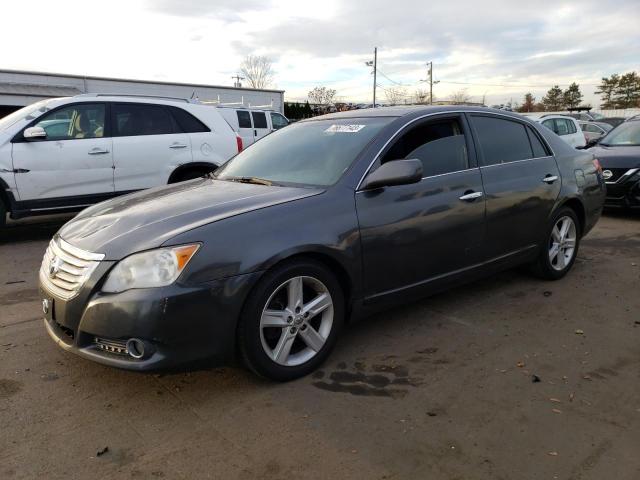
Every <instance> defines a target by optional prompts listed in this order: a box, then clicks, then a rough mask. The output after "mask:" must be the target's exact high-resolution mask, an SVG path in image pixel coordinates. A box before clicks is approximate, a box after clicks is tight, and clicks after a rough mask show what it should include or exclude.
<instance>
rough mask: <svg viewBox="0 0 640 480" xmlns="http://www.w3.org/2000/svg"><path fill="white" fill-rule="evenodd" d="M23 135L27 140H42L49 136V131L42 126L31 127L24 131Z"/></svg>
mask: <svg viewBox="0 0 640 480" xmlns="http://www.w3.org/2000/svg"><path fill="white" fill-rule="evenodd" d="M22 136H23V137H24V139H25V140H41V139H44V138H47V132H45V131H44V128H42V127H29V128H27V129H26V130H25V131H24V132H23V133H22Z"/></svg>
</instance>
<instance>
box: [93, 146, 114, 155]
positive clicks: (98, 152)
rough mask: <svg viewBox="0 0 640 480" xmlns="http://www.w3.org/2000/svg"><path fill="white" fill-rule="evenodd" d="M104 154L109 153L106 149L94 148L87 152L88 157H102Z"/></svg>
mask: <svg viewBox="0 0 640 480" xmlns="http://www.w3.org/2000/svg"><path fill="white" fill-rule="evenodd" d="M105 153H109V150H107V149H106V148H100V147H95V148H92V149H91V150H89V155H104V154H105Z"/></svg>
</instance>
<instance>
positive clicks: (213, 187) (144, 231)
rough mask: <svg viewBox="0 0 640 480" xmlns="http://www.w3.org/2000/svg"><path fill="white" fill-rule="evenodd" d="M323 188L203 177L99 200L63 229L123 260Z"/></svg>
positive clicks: (76, 241)
mask: <svg viewBox="0 0 640 480" xmlns="http://www.w3.org/2000/svg"><path fill="white" fill-rule="evenodd" d="M322 192H323V190H321V189H314V188H295V187H277V186H266V185H255V184H247V183H238V182H229V181H219V180H213V179H206V178H205V179H198V180H193V181H189V182H183V183H177V184H174V185H169V186H164V187H159V188H153V189H150V190H143V191H141V192H137V193H133V194H130V195H125V196H122V197H118V198H114V199H112V200H108V201H106V202H102V203H99V204H97V205H94V206H93V207H90V208H87V209H86V210H83V211H82V212H81V213H80V214H79V215H78V216H77V217H75V218H74V219H72V220H71V221H69V222H68V223H67V224H65V225H64V226H63V227H62V228H61V229H60V231H59V232H58V234H59V235H60V236H61V237H62V239H63V240H65V241H67V242H69V243H70V244H72V245H74V246H76V247H79V248H81V249H83V250H86V251H89V252H95V253H103V254H104V255H105V260H119V259H121V258H123V257H125V256H127V255H129V254H131V253H133V252H138V251H141V250H146V249H150V248H155V247H158V246H160V245H162V244H163V243H165V242H167V241H168V240H170V239H171V238H172V237H175V236H176V235H178V234H181V233H184V232H186V231H188V230H192V229H194V228H197V227H200V226H202V225H206V224H208V223H212V222H217V221H219V220H223V219H225V218H229V217H232V216H235V215H240V214H242V213H246V212H249V211H252V210H257V209H261V208H266V207H270V206H273V205H277V204H280V203H284V202H290V201H294V200H299V199H301V198H305V197H308V196H312V195H317V194H320V193H322Z"/></svg>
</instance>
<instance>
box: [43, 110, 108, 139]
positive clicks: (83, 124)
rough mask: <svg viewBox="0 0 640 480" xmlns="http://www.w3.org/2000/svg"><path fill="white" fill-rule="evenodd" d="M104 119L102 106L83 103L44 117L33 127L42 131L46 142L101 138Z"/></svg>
mask: <svg viewBox="0 0 640 480" xmlns="http://www.w3.org/2000/svg"><path fill="white" fill-rule="evenodd" d="M104 119H105V107H104V104H101V103H97V104H93V103H83V104H78V105H71V106H69V107H65V108H61V109H59V110H55V111H54V112H51V113H49V114H47V115H44V116H43V117H42V119H41V120H40V121H38V123H36V124H35V125H34V126H35V127H40V128H42V129H44V131H45V132H46V133H47V140H72V139H81V138H102V137H103V136H104Z"/></svg>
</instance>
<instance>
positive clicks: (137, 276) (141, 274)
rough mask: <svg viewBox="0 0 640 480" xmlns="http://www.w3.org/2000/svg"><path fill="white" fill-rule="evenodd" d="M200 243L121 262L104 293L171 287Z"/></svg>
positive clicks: (131, 256) (167, 249) (143, 254)
mask: <svg viewBox="0 0 640 480" xmlns="http://www.w3.org/2000/svg"><path fill="white" fill-rule="evenodd" d="M198 248H200V245H199V244H197V243H196V244H193V245H181V246H179V247H168V248H158V249H156V250H149V251H147V252H142V253H135V254H133V255H130V256H128V257H127V258H125V259H123V260H120V262H118V263H117V264H116V266H115V267H114V268H113V270H111V272H110V273H109V276H108V277H107V281H106V282H105V284H104V286H103V287H102V291H103V292H109V293H117V292H123V291H124V290H129V289H131V288H152V287H164V286H166V285H171V284H172V283H173V282H175V281H176V279H177V278H178V277H179V276H180V274H181V273H182V270H184V267H186V266H187V263H189V260H191V257H193V255H194V254H195V253H196V251H197V250H198Z"/></svg>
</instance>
